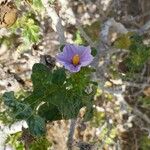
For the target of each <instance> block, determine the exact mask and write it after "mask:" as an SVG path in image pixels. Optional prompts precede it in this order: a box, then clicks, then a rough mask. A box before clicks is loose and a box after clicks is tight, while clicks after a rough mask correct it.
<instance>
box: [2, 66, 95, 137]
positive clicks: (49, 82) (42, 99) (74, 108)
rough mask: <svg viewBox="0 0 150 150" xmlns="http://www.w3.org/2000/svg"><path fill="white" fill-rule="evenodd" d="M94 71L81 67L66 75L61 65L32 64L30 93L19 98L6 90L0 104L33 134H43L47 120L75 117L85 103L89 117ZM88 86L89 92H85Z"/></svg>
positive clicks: (91, 106)
mask: <svg viewBox="0 0 150 150" xmlns="http://www.w3.org/2000/svg"><path fill="white" fill-rule="evenodd" d="M94 71H95V70H94V69H92V68H88V67H85V68H82V69H81V71H80V72H78V73H74V74H70V75H69V76H68V77H67V76H66V72H65V70H64V69H63V68H55V69H53V70H49V68H48V67H47V66H45V65H43V64H35V65H34V66H33V69H32V76H31V79H32V82H33V92H32V93H31V94H30V95H29V96H27V97H26V98H21V100H20V99H19V98H20V97H18V98H16V97H15V96H14V92H6V93H5V94H4V95H3V99H4V103H5V105H6V106H7V107H9V108H10V109H11V111H12V113H13V115H14V118H15V119H24V120H26V121H27V123H28V126H29V131H30V133H31V134H32V135H34V136H41V135H43V134H44V133H45V122H47V121H54V120H60V119H71V118H76V117H77V116H78V113H79V110H80V109H81V108H82V107H83V106H86V114H85V120H89V119H90V118H91V117H92V114H93V99H94V95H95V92H96V86H95V83H94V82H92V81H91V80H90V74H91V73H92V72H94ZM79 81H80V82H79ZM88 87H91V88H92V91H90V92H88V90H86V89H87V88H88Z"/></svg>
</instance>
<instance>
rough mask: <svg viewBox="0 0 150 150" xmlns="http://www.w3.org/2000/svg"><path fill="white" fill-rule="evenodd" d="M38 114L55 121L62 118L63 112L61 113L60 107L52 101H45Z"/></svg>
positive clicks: (47, 119)
mask: <svg viewBox="0 0 150 150" xmlns="http://www.w3.org/2000/svg"><path fill="white" fill-rule="evenodd" d="M38 114H39V116H41V117H42V118H45V120H46V121H55V120H60V119H62V114H61V113H60V111H59V109H58V107H57V106H55V105H53V104H51V103H45V104H43V105H42V106H40V108H39V110H38Z"/></svg>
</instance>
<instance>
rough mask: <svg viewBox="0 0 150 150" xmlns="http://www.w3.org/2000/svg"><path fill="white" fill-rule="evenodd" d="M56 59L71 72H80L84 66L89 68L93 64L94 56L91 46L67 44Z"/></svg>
mask: <svg viewBox="0 0 150 150" xmlns="http://www.w3.org/2000/svg"><path fill="white" fill-rule="evenodd" d="M56 59H57V61H58V62H60V63H61V64H62V65H63V66H64V67H65V68H66V69H67V70H69V71H70V72H78V71H80V69H81V67H82V66H87V65H89V64H90V63H91V62H92V60H93V56H92V55H91V49H90V47H89V46H88V47H85V46H77V45H71V44H67V45H65V47H64V48H63V52H61V53H60V54H58V55H57V57H56Z"/></svg>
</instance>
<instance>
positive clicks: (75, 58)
mask: <svg viewBox="0 0 150 150" xmlns="http://www.w3.org/2000/svg"><path fill="white" fill-rule="evenodd" d="M79 62H80V56H79V55H78V54H76V55H74V56H73V58H72V63H73V64H74V65H78V64H79Z"/></svg>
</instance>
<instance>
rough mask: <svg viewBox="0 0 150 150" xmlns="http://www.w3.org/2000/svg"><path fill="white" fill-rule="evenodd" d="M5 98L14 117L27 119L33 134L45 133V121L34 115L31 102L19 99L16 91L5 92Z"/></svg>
mask: <svg viewBox="0 0 150 150" xmlns="http://www.w3.org/2000/svg"><path fill="white" fill-rule="evenodd" d="M3 99H4V103H5V105H6V106H8V107H9V108H11V110H12V114H13V116H12V117H13V118H14V119H17V120H18V119H21V120H23V119H24V120H26V121H27V123H28V125H29V130H30V132H31V134H33V135H35V136H39V135H42V134H44V133H45V122H44V120H43V118H41V117H40V116H38V115H34V114H33V112H32V109H31V107H30V106H29V104H25V103H24V102H21V101H19V100H17V99H16V98H15V96H14V92H6V93H4V95H3Z"/></svg>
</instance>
